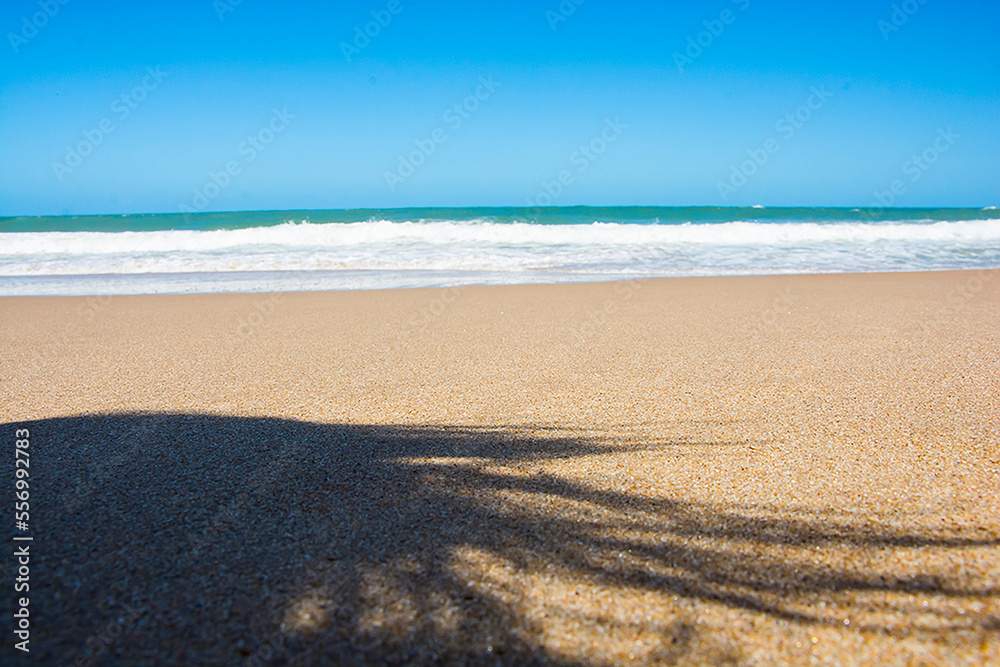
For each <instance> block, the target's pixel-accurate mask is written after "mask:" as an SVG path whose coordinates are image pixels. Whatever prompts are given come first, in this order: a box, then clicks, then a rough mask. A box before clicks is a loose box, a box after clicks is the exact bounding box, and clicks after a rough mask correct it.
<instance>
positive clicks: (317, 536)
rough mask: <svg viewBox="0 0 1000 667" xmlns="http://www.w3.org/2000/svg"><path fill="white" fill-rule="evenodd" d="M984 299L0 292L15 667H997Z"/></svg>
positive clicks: (908, 286)
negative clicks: (26, 534) (264, 662)
mask: <svg viewBox="0 0 1000 667" xmlns="http://www.w3.org/2000/svg"><path fill="white" fill-rule="evenodd" d="M998 276H1000V271H996V270H994V271H991V272H990V273H988V274H981V273H977V272H976V271H947V272H937V271H935V272H918V273H909V272H899V273H866V274H806V275H777V276H757V277H712V278H703V277H697V278H664V279H646V280H640V281H631V282H611V283H571V284H555V285H518V286H476V287H473V286H469V287H458V288H444V289H431V288H414V289H407V290H376V291H352V290H345V291H336V292H287V293H277V294H260V293H249V294H232V293H230V294H211V295H162V296H148V295H146V296H120V297H119V296H115V297H111V298H109V299H107V300H106V302H101V303H93V302H88V298H87V297H7V298H0V315H2V316H0V341H2V344H3V348H4V351H5V352H6V354H4V355H3V358H2V361H0V377H2V378H3V383H4V385H5V394H6V395H7V397H8V401H7V402H6V403H5V405H4V407H3V408H2V410H3V413H2V422H3V423H4V427H5V429H6V430H12V429H16V428H28V429H30V430H31V432H32V445H31V446H32V452H33V454H34V457H33V459H32V476H33V480H34V482H33V483H34V484H35V485H36V486H33V487H32V494H33V496H32V497H33V499H36V500H35V501H36V502H38V503H39V504H38V505H37V510H36V509H35V507H36V506H35V505H34V503H33V512H32V517H33V520H34V521H35V522H36V524H37V525H40V526H45V529H44V533H43V532H42V530H41V529H39V539H38V540H37V541H36V542H35V546H33V547H32V548H33V549H37V554H38V555H37V558H38V561H37V562H38V572H39V578H38V593H37V594H36V595H38V596H39V599H40V600H41V599H45V600H48V601H50V602H51V603H46V604H45V605H44V607H43V606H42V605H37V606H35V607H33V609H32V613H33V614H35V613H36V612H37V617H35V616H33V619H34V622H35V623H36V624H37V626H36V627H37V629H36V632H37V634H36V635H35V637H34V641H33V646H32V649H33V653H34V649H35V647H36V645H37V647H38V650H39V652H40V653H41V654H42V656H43V657H45V658H49V659H51V660H59V661H62V662H72V661H73V660H74V659H75V657H76V656H79V655H84V656H85V657H86V656H89V655H90V654H88V653H87V650H88V649H87V644H86V642H87V638H88V636H91V635H93V634H95V633H99V632H100V631H101V630H102V628H104V626H105V625H107V623H110V622H112V621H113V619H114V618H115V617H116V616H115V615H116V614H118V615H122V613H121V611H120V610H121V609H128V610H129V614H128V619H129V620H128V621H127V622H124V623H123V628H122V634H121V636H120V638H118V639H117V640H115V641H114V642H111V643H110V644H109V645H108V646H107V648H106V654H107V657H111V658H112V659H117V660H119V661H132V662H135V661H140V662H141V661H146V662H151V661H154V660H156V659H157V658H159V659H165V658H166V656H175V659H177V658H176V657H177V656H180V657H182V658H184V659H188V660H191V661H196V660H209V661H213V662H230V663H231V662H234V661H245V660H249V659H251V658H253V657H254V656H255V655H256V656H259V655H261V654H260V653H259V651H262V650H263V648H264V647H270V649H271V650H272V652H273V653H274V654H276V655H280V656H282V657H281V660H283V661H287V662H288V663H289V664H309V663H310V662H312V663H315V662H316V661H317V660H322V659H324V658H330V657H331V656H334V657H338V656H339V658H340V659H341V660H343V661H350V660H364V659H366V660H385V661H389V662H399V661H403V660H411V661H415V662H430V661H432V660H433V659H435V658H434V657H433V656H437V659H448V660H466V661H470V662H486V661H490V660H494V659H499V660H500V661H501V662H503V663H509V664H514V663H524V662H531V661H532V660H540V659H543V658H544V659H547V660H549V661H552V662H556V663H566V664H571V663H572V664H576V663H580V662H584V663H587V664H602V665H603V664H624V663H626V662H632V663H634V662H638V663H641V664H661V663H667V664H670V663H672V662H676V663H679V664H698V663H705V662H711V663H718V662H725V661H729V662H736V663H741V662H755V661H756V662H766V663H775V662H783V663H790V664H808V663H809V662H810V661H811V660H813V659H816V660H818V661H819V662H821V663H823V662H824V661H825V662H831V663H837V664H874V663H877V664H907V663H910V662H914V661H918V660H925V661H927V662H930V663H948V662H958V661H962V662H965V663H968V664H990V663H995V662H998V661H1000V574H998V573H1000V511H998V509H997V507H996V503H995V500H994V496H995V490H996V488H997V476H996V475H997V473H996V471H997V469H998V466H1000V437H998V435H997V434H998V433H1000V333H998V332H1000V279H997V277H998ZM10 437H13V436H12V435H11V436H10ZM33 553H34V552H33ZM34 562H35V561H34V560H33V563H34ZM32 590H33V592H34V590H35V580H34V579H33V580H32ZM68 590H73V591H75V592H74V593H73V594H72V596H70V597H65V596H66V595H67V594H66V591H68ZM60 596H63V597H60ZM4 604H5V605H9V604H10V603H7V602H5V603H4ZM3 611H4V612H5V613H6V611H7V607H4V609H3ZM36 642H37V644H36Z"/></svg>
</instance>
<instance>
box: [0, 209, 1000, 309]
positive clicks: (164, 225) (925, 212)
mask: <svg viewBox="0 0 1000 667" xmlns="http://www.w3.org/2000/svg"><path fill="white" fill-rule="evenodd" d="M983 268H1000V211H997V210H996V209H995V208H990V209H856V208H854V209H848V208H761V207H752V208H716V207H694V208H673V207H671V208H668V207H565V208H537V209H529V208H416V209H393V210H373V209H358V210H332V211H251V212H231V213H200V214H190V215H184V214H149V215H116V216H53V217H8V218H0V295H16V294H102V293H167V292H172V293H187V292H218V291H284V290H311V289H359V288H386V287H416V286H445V285H458V284H515V283H538V282H573V281H590V280H611V279H625V278H637V277H653V276H708V275H759V274H777V273H836V272H868V271H914V270H943V269H983Z"/></svg>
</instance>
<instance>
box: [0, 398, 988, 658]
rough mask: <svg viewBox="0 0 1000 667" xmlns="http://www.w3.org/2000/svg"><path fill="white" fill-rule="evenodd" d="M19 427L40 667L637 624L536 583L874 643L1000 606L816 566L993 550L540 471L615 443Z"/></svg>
mask: <svg viewBox="0 0 1000 667" xmlns="http://www.w3.org/2000/svg"><path fill="white" fill-rule="evenodd" d="M6 426H7V428H8V429H11V428H14V427H15V426H14V425H12V424H8V425H6ZM16 427H17V428H29V429H30V430H31V433H32V457H33V458H32V470H33V473H32V474H33V483H34V485H35V486H34V487H33V496H32V497H33V499H34V503H33V509H34V511H33V515H32V516H33V519H34V520H35V521H36V522H37V525H39V526H44V530H42V529H39V530H40V537H39V539H38V540H37V541H36V542H35V543H34V544H35V546H34V549H35V550H36V553H37V557H36V560H35V561H34V562H35V563H36V567H37V573H38V574H37V579H34V580H33V582H32V590H33V592H34V594H35V595H37V599H39V600H41V601H43V602H42V603H41V608H40V609H39V610H38V612H37V614H38V615H37V626H38V628H39V630H38V632H39V633H40V635H42V636H41V637H40V638H39V642H38V644H39V646H40V647H42V648H41V650H42V651H43V652H48V655H44V656H42V657H45V658H51V659H53V660H59V661H62V662H64V663H69V662H72V661H74V659H76V658H77V657H78V656H80V655H84V656H85V657H87V659H91V658H101V657H103V656H105V655H106V656H109V657H110V656H115V657H116V658H117V659H119V660H127V661H128V662H131V663H150V664H152V663H155V662H157V661H158V660H160V659H162V656H163V655H172V656H176V658H177V662H178V663H181V662H185V661H187V662H190V663H191V664H194V663H211V664H217V663H232V662H234V661H240V660H247V659H253V658H255V657H256V658H257V659H258V661H259V660H260V658H261V651H263V650H264V649H267V658H268V660H269V661H271V663H270V664H285V663H287V664H299V663H303V664H304V663H306V662H309V659H310V658H308V657H306V656H313V657H314V656H316V655H319V654H322V655H325V656H327V657H329V658H330V660H331V662H337V661H340V662H357V661H375V662H379V661H381V662H413V663H429V662H436V661H448V662H459V663H495V662H497V661H500V662H502V663H518V664H525V663H532V662H538V661H543V660H544V661H547V662H548V663H550V664H552V663H555V664H558V663H559V662H560V661H564V662H567V664H568V663H569V662H573V661H572V660H567V659H566V658H565V657H564V656H562V657H560V655H557V654H555V653H553V652H552V651H551V650H549V647H548V646H547V645H546V643H545V640H544V636H545V631H546V624H547V623H553V622H557V623H563V624H565V625H566V627H571V626H573V624H574V623H576V624H580V623H582V624H584V625H587V624H590V625H594V624H605V625H615V624H622V623H624V622H623V621H621V619H619V618H617V617H615V615H614V614H613V613H610V612H609V613H607V614H604V615H598V616H593V615H591V616H589V617H588V616H587V614H586V613H585V612H583V611H581V610H580V609H579V608H575V607H573V606H572V605H569V606H565V605H564V606H563V607H560V606H559V603H557V602H552V604H551V605H550V607H549V608H548V609H547V612H546V613H547V614H548V616H547V617H546V616H545V615H541V616H540V615H539V614H538V613H536V612H537V611H538V610H537V608H536V607H537V605H536V607H533V606H532V605H533V604H535V603H532V602H531V601H530V600H529V599H528V598H529V597H530V596H529V595H528V593H529V592H530V585H529V584H525V583H524V582H525V581H527V580H529V579H531V577H533V576H534V577H535V579H531V580H532V581H541V580H544V581H548V582H553V581H554V582H555V583H551V584H544V585H551V586H553V587H554V588H553V590H560V591H561V590H563V589H573V588H574V587H575V588H589V589H590V590H594V589H603V590H610V591H619V592H621V591H625V592H627V591H632V592H640V593H641V592H647V593H652V594H655V595H659V596H661V597H662V599H663V600H664V601H667V600H671V599H674V597H675V596H676V597H679V598H680V599H682V601H688V602H693V603H709V604H720V605H723V606H725V607H728V608H732V609H737V610H742V611H745V612H748V613H758V614H765V615H768V616H771V617H775V618H779V619H783V620H786V621H789V622H794V623H803V624H818V625H827V626H830V627H842V624H843V622H844V612H843V609H844V606H845V605H847V612H848V613H851V614H853V616H854V618H855V625H854V629H855V630H856V631H859V632H877V633H893V632H896V631H895V630H894V629H893V625H892V623H890V622H889V621H888V620H887V619H888V618H889V616H891V615H892V614H898V613H912V614H915V615H917V616H919V621H918V626H920V627H922V628H924V629H925V631H926V632H928V633H938V634H947V633H951V632H995V631H996V627H995V625H996V619H995V618H994V617H990V616H987V615H979V616H976V615H975V614H972V615H969V614H963V615H961V616H958V615H957V614H954V613H952V612H951V611H949V609H950V608H949V607H948V606H947V605H937V604H936V605H932V606H930V607H927V606H924V605H918V604H917V602H918V601H919V599H920V596H929V595H933V596H937V597H936V599H945V600H965V599H974V598H989V597H994V596H997V595H998V594H1000V591H998V590H997V588H995V587H991V586H988V585H984V586H981V587H969V586H964V585H962V584H960V583H957V582H956V580H954V578H952V577H951V576H950V575H949V573H947V572H925V573H921V574H919V575H915V576H911V577H902V578H901V577H891V576H887V575H885V573H884V572H883V571H882V570H881V569H880V568H879V567H877V566H876V565H875V564H873V563H868V564H866V563H864V562H862V563H860V564H858V563H855V564H853V565H851V566H847V565H845V566H844V567H842V568H838V569H830V568H829V567H826V566H821V565H818V564H814V563H813V560H812V558H811V556H810V554H811V553H813V552H814V551H815V550H816V549H860V550H869V551H872V550H874V551H878V550H883V551H885V550H889V551H892V550H906V549H937V550H944V551H947V550H957V549H970V548H977V547H988V548H995V547H997V546H998V541H997V540H996V539H991V538H990V536H988V535H981V534H978V533H970V534H959V533H954V532H951V533H948V534H941V533H935V532H933V531H902V530H900V529H897V528H892V527H889V526H886V525H858V524H856V523H848V522H837V521H835V520H832V519H830V518H829V517H821V516H817V517H808V516H802V515H801V513H799V514H795V513H793V514H791V515H781V514H779V513H776V512H770V511H765V512H756V513H755V512H754V511H752V508H726V507H720V506H716V505H707V504H705V503H698V502H693V501H689V500H685V499H683V498H652V497H645V496H643V495H640V494H637V493H635V492H628V491H622V490H615V489H609V488H597V487H595V486H591V485H586V484H583V483H581V482H575V481H571V480H568V479H565V478H563V477H557V476H554V475H551V474H548V473H546V472H545V470H544V468H543V467H542V466H540V465H539V464H540V463H544V462H546V461H552V460H555V459H569V458H581V457H593V459H594V462H595V465H600V457H601V455H604V454H609V453H614V452H620V451H624V450H627V449H629V447H628V446H626V445H621V444H614V443H613V442H611V443H609V442H605V441H602V440H597V439H588V438H583V437H573V436H567V435H565V434H561V435H560V434H559V433H554V432H546V431H545V430H542V429H539V431H538V433H539V435H537V436H530V437H529V436H524V435H515V434H512V433H511V432H509V431H506V430H504V429H500V428H495V429H472V428H459V427H453V428H445V427H430V426H428V427H414V426H355V425H340V424H317V423H309V422H301V421H293V420H284V419H272V418H233V417H221V416H211V415H199V414H110V415H88V416H81V417H70V418H60V419H49V420H43V421H38V422H33V423H29V424H24V423H19V424H17V425H16ZM522 432H523V431H522ZM681 444H683V443H678V445H681ZM712 444H717V445H719V446H726V445H727V444H728V443H712ZM657 446H661V447H670V446H671V445H670V444H669V443H668V444H663V445H657ZM36 503H37V504H36ZM536 575H537V576H536ZM538 577H541V579H538ZM35 581H37V582H38V583H37V584H36V583H35ZM534 585H542V584H537V583H536V584H534ZM36 586H37V592H35V591H36ZM526 586H528V588H526ZM857 600H862V601H863V604H860V603H858V602H857ZM820 602H824V603H825V602H830V603H831V604H830V605H829V607H824V606H822V605H820V604H818V603H820ZM126 604H127V605H130V608H133V609H138V614H137V616H136V618H135V619H134V620H132V621H130V622H129V623H128V624H127V627H123V628H122V632H121V636H120V637H118V638H116V639H115V640H114V641H112V642H109V643H107V644H106V645H101V644H100V643H98V644H97V645H96V646H97V647H98V648H88V646H89V645H88V642H87V640H88V638H90V637H92V636H94V635H96V634H98V633H100V632H101V631H102V629H103V628H104V627H105V626H106V625H107V623H109V622H114V620H113V619H114V618H115V617H116V615H118V616H120V615H121V613H122V612H121V611H120V609H121V608H122V606H123V605H126ZM852 604H854V605H855V606H857V607H858V608H856V609H852V608H851V605H852ZM5 605H8V606H6V607H5V608H4V613H7V612H8V611H10V610H11V609H10V607H9V604H8V603H5ZM907 605H912V607H913V608H912V609H911V608H910V607H909V606H907ZM862 607H863V608H862ZM827 609H829V611H827ZM836 610H840V611H836ZM560 614H562V615H563V618H556V619H554V620H553V618H552V617H553V616H556V617H558V616H559V615H560ZM109 619H110V620H109ZM991 624H993V625H992V626H991ZM625 625H626V626H627V625H628V624H627V623H625ZM574 627H575V626H574ZM639 630H643V631H650V632H653V634H654V635H657V636H659V637H660V641H661V643H662V646H660V647H658V648H657V649H656V651H658V653H657V652H656V651H654V652H653V653H652V654H650V655H658V656H659V658H660V659H663V660H668V659H669V660H672V659H676V658H677V657H678V656H680V655H681V654H682V653H683V651H684V650H686V649H685V647H686V646H689V645H691V644H692V641H693V640H692V636H693V634H694V633H696V630H695V629H694V626H692V625H691V624H689V623H686V622H677V623H673V624H670V625H668V626H665V627H656V628H645V629H642V628H639V629H637V628H629V627H625V626H623V628H622V631H623V632H626V634H627V632H630V631H636V632H638V631H639ZM102 646H103V648H101V647H102ZM98 650H102V651H103V653H101V654H100V655H96V656H95V655H93V654H94V653H95V651H98Z"/></svg>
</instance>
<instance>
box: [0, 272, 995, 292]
mask: <svg viewBox="0 0 1000 667" xmlns="http://www.w3.org/2000/svg"><path fill="white" fill-rule="evenodd" d="M998 271H1000V267H994V268H965V269H955V268H945V269H903V270H899V271H885V270H881V269H880V270H873V271H843V272H816V273H740V274H723V275H673V276H659V275H626V274H610V275H608V276H601V277H599V278H593V279H592V278H584V279H579V280H577V279H570V276H571V274H566V276H564V278H563V279H561V280H560V279H555V280H553V281H552V282H545V281H541V280H540V281H531V282H514V283H506V282H481V283H480V282H474V283H448V284H444V283H435V284H409V285H408V284H404V285H402V286H394V285H390V286H386V287H383V286H359V287H314V288H310V289H279V290H275V289H268V288H263V289H242V290H239V289H238V290H222V291H178V292H109V291H106V290H104V291H101V290H97V291H91V292H67V293H59V294H2V293H0V299H15V298H41V297H65V298H78V297H84V298H86V297H113V296H193V295H203V296H208V295H223V294H298V293H310V294H311V293H317V292H385V291H389V290H410V289H454V288H466V287H528V286H539V285H546V286H555V285H581V284H583V285H589V284H604V283H616V282H634V281H641V282H645V281H650V280H653V281H655V280H679V279H702V278H708V279H713V278H767V277H780V276H784V277H804V276H853V275H886V274H922V273H931V274H940V273H976V274H979V275H980V276H984V275H991V274H995V273H996V272H998ZM341 273H342V272H338V271H330V272H327V271H273V272H272V271H240V272H231V273H230V272H211V273H204V272H202V273H177V274H174V273H153V274H115V275H111V274H74V275H60V274H53V275H46V276H3V277H0V282H2V280H3V279H7V280H8V281H10V282H14V283H17V282H25V281H27V282H34V281H45V282H59V281H69V282H75V283H77V284H81V285H86V284H87V283H92V284H95V285H99V284H102V283H108V282H119V283H122V282H128V281H129V280H133V279H137V280H134V282H135V283H136V284H139V283H141V282H143V281H146V282H155V281H157V280H168V281H171V282H174V283H178V284H189V285H195V286H196V285H199V284H204V283H205V282H206V281H208V282H209V283H211V284H215V285H224V284H226V283H229V284H232V283H239V282H244V283H253V282H254V281H256V282H258V283H260V284H262V285H267V284H269V283H270V282H273V281H274V278H273V275H272V274H281V275H284V276H286V280H290V277H298V278H299V279H300V282H301V281H302V280H305V279H306V278H308V277H312V278H313V279H314V280H316V281H320V282H315V283H314V284H317V285H318V284H321V283H322V282H323V278H330V277H332V276H335V275H341ZM346 273H350V274H355V273H357V274H368V273H372V274H374V273H379V272H364V271H349V272H346ZM400 273H402V274H406V273H414V272H400ZM415 273H420V272H415ZM495 275H496V276H501V275H503V274H502V273H497V274H495ZM220 277H224V280H223V281H222V282H213V281H214V280H219V279H220ZM358 279H359V280H361V279H369V280H372V282H374V280H373V279H372V276H370V275H363V276H361V277H360V278H358ZM498 279H499V278H498ZM332 280H333V279H332V278H330V281H332ZM341 280H343V278H341ZM0 289H3V288H2V287H0Z"/></svg>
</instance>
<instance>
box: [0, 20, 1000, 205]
mask: <svg viewBox="0 0 1000 667" xmlns="http://www.w3.org/2000/svg"><path fill="white" fill-rule="evenodd" d="M577 1H579V0H577ZM373 12H374V13H373ZM998 25H1000V3H998V2H996V1H995V0H979V1H972V0H924V1H923V2H921V1H920V0H908V1H907V2H898V1H897V2H895V3H894V2H893V1H891V0H886V1H878V0H866V1H861V0H838V1H837V2H804V1H799V0H796V1H794V2H792V1H785V2H783V1H780V0H769V1H768V0H713V1H706V2H627V1H615V2H611V1H610V0H584V1H583V2H581V3H580V4H579V5H577V4H576V3H575V2H574V1H573V0H564V1H563V2H561V3H560V1H559V0H549V1H548V2H544V1H543V2H520V1H517V0H508V1H506V2H470V1H468V0H463V1H461V2H460V1H457V0H456V1H450V2H435V1H432V0H372V1H370V2H353V1H344V2H331V1H329V0H323V1H317V2H290V1H278V0H242V1H239V0H215V1H214V2H213V0H196V1H195V0H174V1H172V2H154V1H124V0H123V1H119V2H113V1H110V0H107V1H101V0H41V1H39V0H4V2H3V3H2V4H0V28H2V30H3V33H4V40H3V44H2V45H0V53H2V55H0V215H34V214H70V213H72V214H79V213H132V212H176V211H180V210H182V209H183V208H184V207H189V208H190V209H193V210H244V209H292V208H310V209H317V208H354V207H371V208H389V207H403V206H493V205H498V206H503V205H510V206H524V205H525V204H526V202H528V201H530V202H531V203H536V202H537V203H545V204H547V203H550V202H551V203H552V204H555V205H573V204H590V205H628V204H646V205H727V204H733V205H746V204H764V205H774V206H778V205H806V206H809V205H832V206H866V205H870V204H872V203H874V202H875V200H876V194H875V193H882V197H883V201H885V200H887V199H888V198H889V197H890V196H891V199H892V201H893V203H894V204H896V205H899V206H987V205H996V204H998V201H997V200H998V199H1000V38H998V37H997V26H998ZM366 31H367V33H368V34H367V35H366V34H365V32H366ZM477 95H478V96H477ZM456 105H458V108H457V109H456V108H455V107H456ZM789 115H790V116H789ZM401 156H402V158H401ZM915 156H916V158H917V159H916V160H914V157H915ZM401 160H402V162H401ZM560 179H561V180H562V182H560ZM894 185H895V189H896V193H892V190H893V186H894ZM547 190H548V192H547ZM540 194H542V195H547V196H543V197H542V200H541V201H540V202H539V201H538V196H539V195H540Z"/></svg>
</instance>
